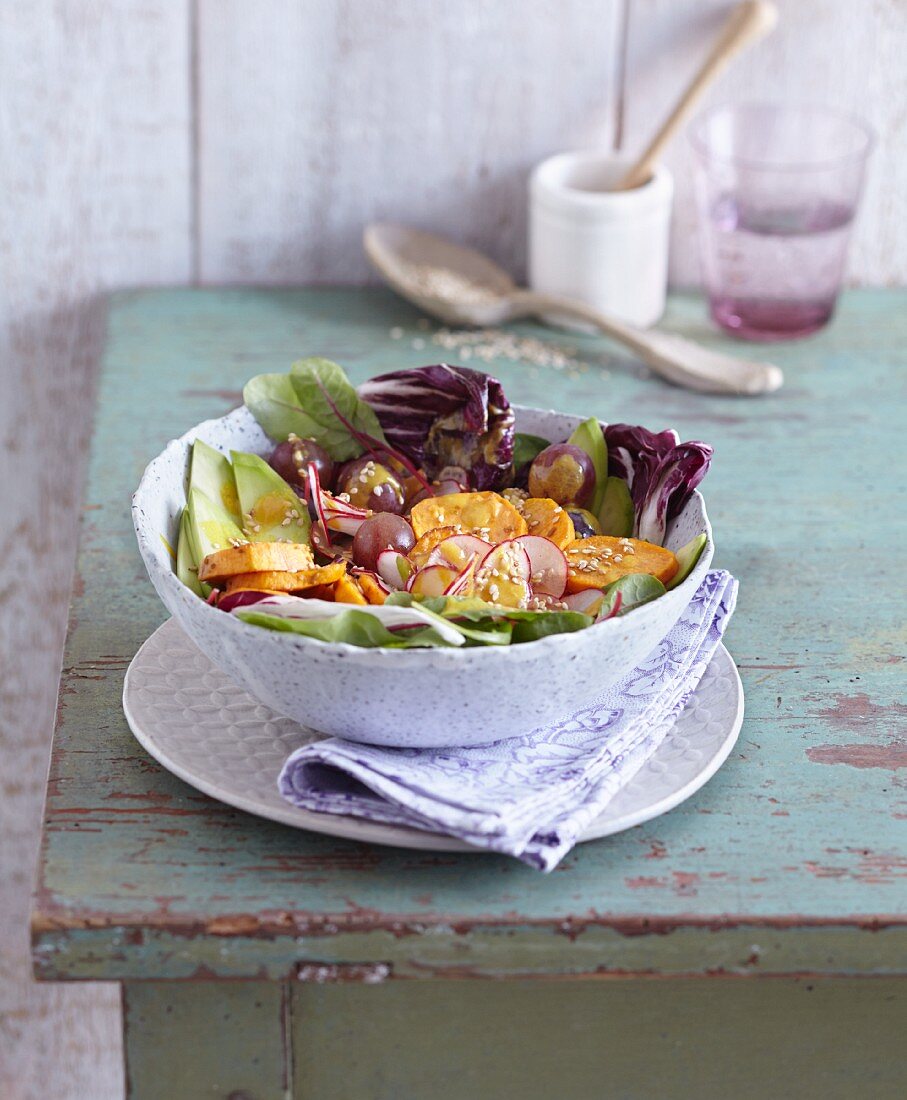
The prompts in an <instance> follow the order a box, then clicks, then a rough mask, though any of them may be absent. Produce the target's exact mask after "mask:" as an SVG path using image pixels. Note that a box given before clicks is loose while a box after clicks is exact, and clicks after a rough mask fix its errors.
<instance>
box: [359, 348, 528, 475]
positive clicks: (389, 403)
mask: <svg viewBox="0 0 907 1100" xmlns="http://www.w3.org/2000/svg"><path fill="white" fill-rule="evenodd" d="M359 397H360V398H361V399H362V400H363V401H365V403H366V404H367V405H370V406H371V407H372V409H374V411H375V413H376V414H377V417H378V420H379V422H380V424H381V427H382V428H383V430H384V434H385V436H386V438H387V440H388V442H389V443H391V444H392V445H393V446H394V447H396V448H397V449H398V450H399V451H402V452H403V454H405V455H407V456H408V457H409V458H411V459H412V461H413V462H415V463H416V464H417V465H419V466H421V467H422V468H423V469H424V470H425V471H426V473H427V474H428V475H429V477H432V478H435V477H438V476H439V475H440V473H441V471H442V470H443V469H444V467H445V466H460V467H462V468H463V469H464V470H466V471H467V472H468V473H469V477H470V482H471V485H472V488H475V489H495V488H497V487H498V486H500V485H503V484H505V482H506V480H507V478H508V476H509V474H510V471H511V463H512V461H513V434H514V432H513V424H514V416H513V410H512V409H511V408H510V403H509V402H508V400H507V398H506V397H505V396H504V390H503V389H502V387H501V383H500V382H499V381H498V380H497V379H496V378H492V377H491V376H490V375H488V374H485V373H483V372H482V371H477V370H470V369H469V368H468V367H456V366H450V365H448V364H446V363H438V364H436V365H434V366H430V367H418V368H416V369H414V370H399V371H392V372H391V373H390V374H382V375H379V377H377V378H372V379H371V380H370V381H368V382H366V383H365V384H364V385H363V386H360V387H359Z"/></svg>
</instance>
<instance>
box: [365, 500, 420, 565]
mask: <svg viewBox="0 0 907 1100" xmlns="http://www.w3.org/2000/svg"><path fill="white" fill-rule="evenodd" d="M415 545H416V535H415V532H414V531H413V529H412V527H410V525H409V524H408V523H407V522H406V520H405V519H404V518H403V517H402V516H396V515H393V514H392V513H391V512H378V513H377V514H376V515H374V516H369V518H368V519H367V520H365V522H364V523H363V524H362V525H361V526H360V528H359V530H358V531H357V532H356V535H355V537H354V538H353V560H354V561H355V563H356V564H357V565H361V566H362V568H363V569H371V570H372V571H373V572H374V571H375V570H376V569H377V568H378V555H379V554H380V553H381V551H382V550H396V551H397V553H398V554H408V553H409V551H410V550H412V548H413V547H414V546H415Z"/></svg>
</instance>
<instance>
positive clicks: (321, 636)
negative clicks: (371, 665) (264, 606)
mask: <svg viewBox="0 0 907 1100" xmlns="http://www.w3.org/2000/svg"><path fill="white" fill-rule="evenodd" d="M235 614H236V616H237V618H240V619H242V620H243V622H247V623H251V624H252V625H253V626H263V627H266V628H267V629H268V630H279V631H284V632H285V633H287V634H302V635H305V637H307V638H317V639H318V640H319V641H322V642H346V643H347V644H349V645H356V646H362V647H364V648H366V649H374V648H375V647H376V646H388V647H391V648H393V649H411V648H413V647H415V646H446V645H447V644H448V643H447V642H445V641H444V640H443V639H442V638H441V637H440V636H439V635H438V634H437V633H436V632H435V631H434V630H433V629H432V628H431V627H429V626H425V627H419V628H416V629H413V630H407V631H399V632H394V631H391V630H388V629H387V627H386V626H385V625H384V624H383V623H382V622H381V621H380V620H379V619H376V618H375V616H374V615H369V614H368V613H367V612H365V611H356V610H355V609H351V610H349V611H341V612H340V613H339V614H337V615H333V616H331V617H330V618H327V619H291V618H285V617H284V616H282V615H269V614H267V613H266V612H264V611H237V612H236V613H235Z"/></svg>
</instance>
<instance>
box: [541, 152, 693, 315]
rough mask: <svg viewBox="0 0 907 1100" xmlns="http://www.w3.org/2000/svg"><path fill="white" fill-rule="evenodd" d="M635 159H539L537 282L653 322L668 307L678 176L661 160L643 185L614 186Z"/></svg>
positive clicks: (580, 155) (544, 289) (586, 155)
mask: <svg viewBox="0 0 907 1100" xmlns="http://www.w3.org/2000/svg"><path fill="white" fill-rule="evenodd" d="M629 164H630V162H629V161H627V160H622V159H620V158H616V157H610V156H605V155H603V154H601V153H594V152H576V153H560V154H558V155H557V156H554V157H550V158H549V159H548V160H545V161H542V163H541V164H540V165H538V167H537V168H536V169H535V171H534V172H533V173H532V176H531V178H530V181H529V283H530V286H531V287H532V289H533V290H536V291H539V292H540V293H543V294H557V295H560V296H562V297H567V298H578V299H579V300H580V301H582V302H586V303H587V304H588V305H591V306H594V307H596V308H597V309H600V310H601V311H602V313H607V314H608V315H609V316H611V317H615V318H617V319H619V320H622V321H627V322H629V323H630V324H633V325H638V326H639V327H641V328H645V327H647V326H649V325H653V324H654V323H655V322H656V321H657V320H658V319H659V318H660V317H661V315H662V313H663V312H664V306H665V293H666V291H667V283H668V244H669V236H670V229H671V203H672V201H673V197H674V180H673V177H672V176H671V173H670V172H668V170H667V169H666V168H662V167H658V168H657V169H656V171H655V174H654V175H653V176H652V178H651V179H650V180H649V181H648V183H645V184H643V185H642V187H636V188H634V189H633V190H632V191H609V190H608V188H609V187H611V186H613V185H614V184H615V183H616V182H617V180H618V179H619V178H620V176H621V175H622V173H623V171H624V170H625V169H626V168H628V167H629ZM561 323H562V322H561Z"/></svg>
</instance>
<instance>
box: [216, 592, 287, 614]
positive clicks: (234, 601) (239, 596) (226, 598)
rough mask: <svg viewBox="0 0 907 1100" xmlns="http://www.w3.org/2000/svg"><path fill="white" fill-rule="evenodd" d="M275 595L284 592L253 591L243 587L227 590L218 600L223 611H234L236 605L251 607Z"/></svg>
mask: <svg viewBox="0 0 907 1100" xmlns="http://www.w3.org/2000/svg"><path fill="white" fill-rule="evenodd" d="M275 595H282V593H275V592H257V591H256V592H253V591H252V590H251V589H248V588H242V589H240V590H239V591H238V592H226V593H225V594H224V595H223V596H221V598H220V599H219V600H218V601H217V606H218V609H219V610H221V611H232V610H233V608H234V607H251V606H252V605H253V604H257V603H261V601H262V600H269V599H271V598H272V597H274V596H275Z"/></svg>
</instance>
